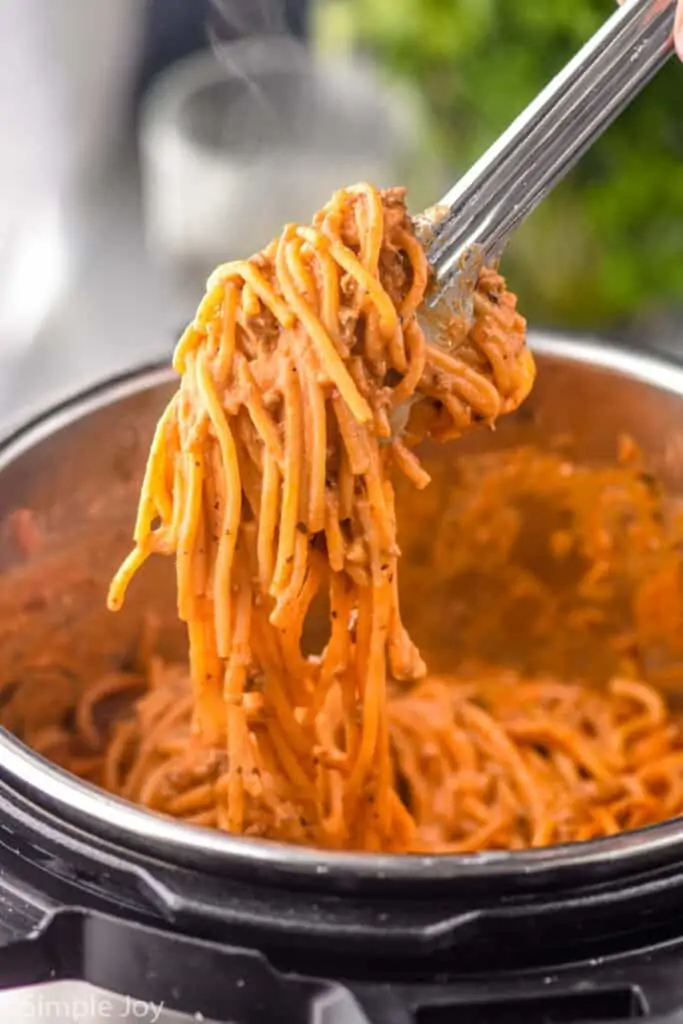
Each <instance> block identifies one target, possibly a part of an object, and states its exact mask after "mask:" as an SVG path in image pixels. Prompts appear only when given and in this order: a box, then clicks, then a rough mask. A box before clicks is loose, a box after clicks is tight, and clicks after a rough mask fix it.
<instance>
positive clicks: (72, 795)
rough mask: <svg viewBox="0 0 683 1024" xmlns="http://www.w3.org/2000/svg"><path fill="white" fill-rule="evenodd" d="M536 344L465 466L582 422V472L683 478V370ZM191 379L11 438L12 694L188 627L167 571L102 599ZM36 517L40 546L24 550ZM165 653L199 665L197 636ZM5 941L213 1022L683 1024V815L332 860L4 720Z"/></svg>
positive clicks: (162, 380) (162, 376) (60, 971)
mask: <svg viewBox="0 0 683 1024" xmlns="http://www.w3.org/2000/svg"><path fill="white" fill-rule="evenodd" d="M532 348H533V349H534V351H535V353H536V355H537V361H538V370H539V372H538V382H537V385H536V388H535V390H534V392H533V394H532V396H531V397H530V399H529V400H528V402H527V403H526V404H525V405H524V407H523V408H522V409H520V410H519V412H518V413H516V414H515V415H514V416H511V417H509V418H507V419H506V420H505V421H504V422H501V424H500V426H499V428H498V430H497V431H496V432H495V434H489V433H484V432H481V433H476V434H473V435H471V437H470V438H468V439H465V440H464V441H463V443H462V445H459V446H457V447H455V446H450V447H448V446H447V447H445V448H444V449H443V458H444V460H451V463H452V462H453V461H454V460H456V459H457V458H459V457H460V453H462V452H464V451H468V450H476V449H477V448H479V450H482V449H492V448H494V447H496V448H501V447H505V446H516V445H518V444H523V443H528V442H534V443H538V444H543V443H544V442H545V440H546V439H547V438H549V437H551V436H553V435H558V434H562V433H564V434H567V433H568V432H569V433H571V435H572V443H573V444H574V445H575V447H576V451H577V457H578V458H581V459H585V460H598V461H599V460H606V459H612V458H613V457H614V450H615V444H616V439H617V437H618V436H619V435H620V434H621V433H623V432H624V431H628V433H629V434H630V435H631V436H632V437H633V438H634V440H635V441H636V442H637V443H638V444H639V445H640V446H641V447H642V449H643V451H644V452H645V454H646V456H647V460H648V466H649V470H650V471H651V472H652V473H653V474H654V475H655V476H657V478H658V479H660V480H661V481H662V483H663V484H664V485H665V486H666V487H667V488H668V489H670V490H671V491H672V492H675V491H677V490H681V489H682V487H681V485H682V484H683V443H681V444H679V443H678V442H679V439H680V435H681V433H682V431H683V371H682V370H679V369H677V368H676V367H674V366H673V365H670V364H668V363H666V362H663V361H660V360H658V359H655V358H652V357H650V356H641V355H634V354H629V353H627V352H624V351H620V350H616V349H613V348H609V347H602V346H598V345H593V344H590V343H584V342H576V341H572V340H563V339H559V338H553V337H546V336H538V335H537V336H535V337H533V338H532ZM174 387H175V378H174V376H173V374H172V373H171V372H170V371H169V370H167V369H166V368H158V367H157V368H151V369H143V370H140V371H138V372H136V373H134V374H132V375H130V376H127V377H125V378H122V379H118V380H115V381H112V382H108V383H106V384H104V385H102V386H101V387H98V388H95V389H93V390H91V391H90V392H89V393H87V394H85V395H82V396H80V397H78V398H76V399H74V400H73V401H70V402H68V403H66V404H64V405H62V406H60V407H59V408H56V409H53V410H52V411H50V412H48V413H46V414H45V415H44V416H42V417H41V418H39V419H38V420H35V421H34V422H32V423H30V424H29V425H28V426H27V427H25V428H24V429H22V430H20V431H19V432H17V433H15V434H14V435H13V436H12V437H9V438H8V439H7V440H6V441H5V442H4V444H3V446H2V449H1V451H0V520H1V525H0V652H1V653H0V667H1V670H2V674H3V679H4V688H3V692H7V690H8V687H21V686H28V685H31V686H33V687H34V688H35V690H34V692H35V693H36V694H38V693H40V692H41V688H47V687H49V686H50V665H49V664H47V663H46V659H47V662H49V660H50V659H49V658H47V654H46V652H59V650H60V649H61V650H64V649H65V648H66V647H67V646H68V648H69V652H68V653H69V657H70V659H71V660H72V661H73V659H74V657H75V658H76V660H77V662H78V664H79V665H81V666H82V671H83V673H84V677H85V676H86V675H87V674H88V673H96V672H101V671H103V670H105V669H106V668H107V667H111V665H112V664H119V665H121V664H124V663H125V661H126V659H127V658H130V656H131V650H132V647H133V645H134V642H135V635H136V630H137V629H138V628H139V620H140V609H141V607H143V606H145V607H147V606H149V605H153V606H154V607H155V609H156V610H157V613H158V614H161V613H162V611H163V608H161V606H165V607H166V611H167V613H168V616H169V622H172V620H173V615H172V611H173V606H174V593H173V571H172V570H173V567H172V565H171V560H169V559H167V560H163V559H158V560H156V561H154V562H153V563H151V564H150V566H149V568H148V569H146V570H145V572H144V573H143V574H141V578H140V579H139V580H136V581H135V583H134V584H133V586H132V587H131V592H130V597H129V601H128V602H127V606H126V608H125V609H124V611H123V612H121V613H120V614H119V615H117V616H111V615H110V614H109V613H108V612H107V611H106V608H105V603H104V602H105V594H106V586H107V582H108V579H109V576H110V574H111V572H112V570H113V568H114V567H115V565H116V564H117V562H118V559H119V558H120V556H121V555H122V554H123V553H124V552H125V551H126V550H127V547H128V544H129V540H130V534H131V530H132V521H133V515H134V508H135V502H136V494H137V489H138V486H139V482H140V477H141V473H142V470H143V467H144V462H145V458H146V454H147V448H148V445H149V441H150V438H151V435H152V431H153V427H154V424H155V421H156V418H157V416H158V414H159V412H160V411H161V409H162V408H163V405H164V403H165V400H166V399H167V397H168V394H169V392H170V391H171V389H173V388H174ZM21 509H30V510H31V512H32V515H33V521H34V522H35V524H37V532H36V533H35V536H34V537H33V538H31V537H29V538H28V539H27V538H26V536H24V537H23V540H21V538H20V541H21V542H20V541H18V540H17V531H16V530H14V529H12V528H11V524H12V523H13V522H14V521H15V520H16V515H17V511H18V510H21ZM435 614H438V610H435ZM444 628H445V629H446V628H448V626H447V623H444ZM163 643H164V645H166V648H167V649H168V651H169V652H171V651H173V650H175V651H176V652H177V653H182V650H183V646H182V645H183V637H182V635H181V634H180V633H179V632H178V631H177V630H176V631H175V632H174V629H173V628H171V627H169V630H168V633H167V635H165V636H164V639H163ZM60 645H61V646H60ZM44 655H45V656H44ZM50 658H52V655H51V654H50ZM54 660H55V665H53V667H52V670H53V671H58V670H59V669H58V662H59V658H58V657H57V655H55V656H54ZM38 667H40V672H38V674H36V673H37V670H38ZM41 672H42V675H41V674H40V673H41ZM42 692H45V691H44V689H43V691H42ZM0 946H1V948H0V979H1V983H2V986H3V987H5V988H7V987H10V986H25V985H35V984H38V983H40V982H44V981H47V980H50V979H60V978H79V979H84V980H85V981H88V982H90V983H92V984H93V985H97V986H100V987H102V988H104V989H108V990H112V991H115V992H121V993H124V994H126V995H129V996H132V997H133V998H135V999H137V1000H145V1001H153V1002H155V1003H157V1004H158V1003H162V1002H163V1003H164V1005H165V1006H166V1007H167V1008H169V1009H171V1008H173V1009H177V1010H179V1011H182V1012H184V1013H186V1014H190V1015H191V1017H190V1019H192V1015H193V1016H194V1019H195V1020H202V1019H204V1020H215V1021H222V1022H227V1021H230V1022H232V1024H273V1022H276V1021H278V1022H279V1021H286V1022H288V1024H313V1022H317V1024H451V1022H453V1024H456V1022H457V1024H484V1022H486V1024H512V1022H520V1024H521V1022H524V1024H540V1022H546V1024H556V1022H573V1024H578V1022H589V1021H609V1022H617V1021H626V1020H631V1019H634V1018H638V1017H641V1018H646V1019H650V1020H651V1021H653V1022H655V1021H658V1022H663V1021H667V1022H674V1021H679V1020H680V1021H683V822H681V821H680V820H674V821H670V822H667V823H665V824H662V825H659V826H656V827H652V828H648V829H644V830H641V831H637V832H631V833H627V834H623V835H620V836H616V837H612V838H608V839H603V840H599V841H594V842H588V843H582V844H573V845H569V846H564V847H553V848H550V849H547V850H535V851H527V852H513V853H482V854H478V855H470V856H444V857H423V856H380V855H374V854H372V855H371V854H362V855H360V854H350V853H349V854H347V853H327V852H318V851H315V850H309V849H300V848H293V847H289V846H284V845H281V844H277V843H269V842H264V841H257V840H252V839H246V838H238V837H232V836H229V835H226V834H221V833H219V832H215V831H210V830H203V829H200V828H196V827H193V826H189V825H184V824H181V823H177V822H175V821H171V820H167V819H165V818H162V817H159V816H157V815H154V814H152V813H148V812H146V811H143V810H141V809H139V808H136V807H133V806H132V805H128V804H127V803H125V802H123V801H121V800H118V799H115V798H113V797H111V796H109V795H107V794H105V793H103V792H101V791H100V790H98V789H95V788H94V787H92V786H89V785H88V784H86V783H83V782H81V781H79V780H77V779H75V778H74V777H72V776H70V775H68V774H67V773H65V772H63V771H61V770H59V769H58V768H56V767H54V766H53V765H51V764H50V763H48V762H47V761H45V760H43V759H42V758H40V757H39V756H37V755H36V754H35V753H33V752H32V751H31V750H29V749H28V748H27V747H26V746H24V744H23V743H22V742H21V739H20V738H19V737H17V736H15V735H11V734H10V733H8V732H7V731H5V730H2V732H1V733H0ZM131 1019H132V1018H131Z"/></svg>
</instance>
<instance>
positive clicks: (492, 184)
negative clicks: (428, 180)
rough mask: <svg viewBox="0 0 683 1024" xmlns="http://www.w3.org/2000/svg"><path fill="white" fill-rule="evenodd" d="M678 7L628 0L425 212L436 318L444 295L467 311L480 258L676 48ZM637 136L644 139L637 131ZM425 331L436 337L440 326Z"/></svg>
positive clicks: (498, 244)
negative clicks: (675, 25)
mask: <svg viewBox="0 0 683 1024" xmlns="http://www.w3.org/2000/svg"><path fill="white" fill-rule="evenodd" d="M675 7H676V2H675V0H626V2H625V3H624V5H623V6H622V7H620V8H619V9H618V10H617V11H616V12H615V13H614V14H613V15H612V17H611V18H610V19H609V20H608V21H607V22H606V23H605V25H603V27H602V28H601V29H600V30H599V31H598V32H596V33H595V35H594V36H593V38H592V39H591V40H590V41H589V42H588V43H586V45H585V46H584V47H583V49H582V50H580V51H579V53H578V54H577V55H576V56H575V57H574V59H573V60H572V61H570V63H569V64H567V66H566V67H565V68H564V70H563V71H561V72H560V73H559V74H558V75H557V77H556V78H554V79H553V80H552V81H551V82H550V84H549V85H548V86H546V88H545V89H544V90H543V91H542V92H541V93H540V94H539V95H538V96H537V98H536V99H535V100H534V101H533V103H531V104H530V105H529V106H528V107H527V108H526V110H525V111H524V112H523V113H522V114H520V116H519V117H518V118H517V119H516V120H515V121H514V122H513V124H512V125H511V126H510V127H509V128H508V130H507V131H506V132H505V133H504V134H503V135H502V136H501V137H500V138H499V139H498V141H497V142H496V143H494V145H493V146H491V148H490V149H489V150H488V151H487V152H486V153H485V154H484V155H483V156H482V157H481V159H480V160H478V162H477V163H476V164H475V165H474V166H473V167H472V168H471V169H470V170H469V171H468V172H467V173H466V174H465V175H464V176H463V177H462V178H461V179H460V181H458V183H457V184H456V185H455V186H454V187H453V188H452V189H451V190H450V192H449V193H448V194H447V195H446V196H445V197H444V199H443V200H442V201H441V203H440V204H439V205H438V206H437V207H435V208H434V209H433V210H432V211H428V213H427V214H425V215H424V217H423V218H422V222H421V223H422V232H423V239H424V241H425V244H426V250H427V257H428V260H429V263H430V265H431V267H432V270H433V272H434V286H433V289H432V293H431V295H430V296H429V299H428V302H427V305H428V306H429V307H431V309H432V310H433V312H434V314H436V318H435V319H434V320H433V324H434V327H436V325H437V323H438V320H439V319H440V317H439V315H438V314H439V309H440V307H441V308H443V306H444V305H447V306H448V309H449V310H450V311H451V315H452V314H453V312H455V311H457V313H458V314H460V315H463V316H465V317H466V319H467V320H469V319H471V316H472V294H473V290H474V286H475V284H476V281H477V278H478V276H479V272H480V270H481V268H482V267H483V266H485V265H494V266H495V265H496V264H497V262H498V260H499V259H500V257H501V255H502V253H503V250H504V248H505V246H506V245H507V243H508V241H509V239H510V236H511V235H512V233H513V231H514V230H515V228H516V227H518V225H519V224H520V223H521V222H522V221H523V220H524V218H525V217H527V216H528V215H529V214H530V213H531V212H532V211H533V210H535V208H536V207H537V206H538V204H539V203H540V202H541V201H542V200H543V199H544V198H545V197H546V196H547V195H548V193H549V192H550V190H551V189H552V188H553V187H554V186H555V185H556V184H557V183H558V182H559V181H561V180H562V178H564V176H565V175H566V174H567V172H568V171H569V170H571V168H572V167H573V166H574V164H576V163H577V161H578V160H579V159H580V157H581V156H582V155H583V154H584V153H585V152H586V150H587V149H588V148H589V147H590V146H591V145H592V144H593V143H594V142H595V140H596V139H598V138H599V137H600V135H602V133H603V132H604V131H605V129H607V128H608V127H609V126H610V125H611V124H612V122H613V121H614V120H615V119H616V118H617V117H618V116H619V114H620V113H621V112H622V110H624V108H625V107H626V106H628V104H629V103H630V102H631V100H633V99H634V98H635V97H636V96H637V95H638V93H639V92H640V91H641V89H642V88H643V87H644V86H645V85H646V84H647V82H648V81H649V80H650V79H651V78H652V77H653V76H654V75H655V74H656V72H657V71H659V69H660V68H661V67H662V66H663V65H664V64H665V63H666V61H667V60H668V59H669V57H670V56H671V54H672V53H673V29H674V16H675ZM634 145H643V146H644V145H647V140H646V139H634ZM419 223H420V220H419V219H418V224H419ZM425 312H426V313H428V311H427V310H425ZM444 312H445V310H444ZM427 319H428V320H432V317H430V316H429V315H428V316H427ZM430 334H431V335H432V339H431V340H433V341H435V342H438V330H434V331H431V330H430Z"/></svg>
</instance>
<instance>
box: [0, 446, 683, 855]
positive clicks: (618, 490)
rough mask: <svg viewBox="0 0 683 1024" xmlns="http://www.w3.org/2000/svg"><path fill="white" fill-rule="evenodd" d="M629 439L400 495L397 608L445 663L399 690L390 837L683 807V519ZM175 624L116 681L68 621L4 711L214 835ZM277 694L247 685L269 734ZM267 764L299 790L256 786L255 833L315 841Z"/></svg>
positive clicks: (504, 465)
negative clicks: (267, 697) (93, 666)
mask: <svg viewBox="0 0 683 1024" xmlns="http://www.w3.org/2000/svg"><path fill="white" fill-rule="evenodd" d="M620 449H621V451H620V458H619V459H618V460H616V461H615V462H614V463H613V464H608V465H604V466H590V465H584V464H581V463H578V462H576V461H575V460H573V459H572V458H571V456H570V454H569V452H568V450H567V444H566V442H565V441H562V443H561V444H558V446H557V448H556V449H553V447H552V446H551V447H548V448H547V449H546V450H539V449H538V448H515V449H513V450H510V451H502V452H496V453H488V454H483V455H466V456H463V455H460V457H459V458H458V459H457V461H455V462H453V460H451V459H450V458H448V459H443V458H441V459H439V458H438V457H436V456H437V455H438V452H437V451H436V450H433V451H432V453H431V455H430V454H427V458H426V462H425V465H426V467H427V468H428V470H429V471H430V473H431V475H432V477H433V484H432V486H431V487H430V488H429V489H428V490H426V491H423V492H422V493H421V494H420V495H419V499H418V497H417V496H416V494H415V492H414V490H413V488H412V485H411V484H410V483H409V482H408V481H406V483H405V485H400V484H399V486H397V491H396V495H397V507H398V510H399V520H400V535H401V541H402V549H403V557H402V602H401V603H402V608H403V610H404V612H405V615H406V618H407V620H409V621H410V623H411V627H412V629H413V635H414V636H415V638H416V639H417V640H418V641H419V645H420V648H421V649H422V650H424V651H425V652H426V654H427V658H428V661H429V663H430V665H431V666H432V675H431V676H430V677H429V678H426V679H424V680H420V681H418V682H416V683H414V684H407V685H406V684H405V683H402V682H400V681H396V680H389V681H388V690H389V693H388V722H389V754H390V761H391V771H392V782H393V785H394V789H395V792H396V795H397V798H398V800H399V802H400V806H401V808H402V809H403V813H404V819H403V821H404V828H403V831H402V832H401V833H400V834H398V835H397V836H396V838H395V839H394V842H393V844H392V847H391V849H393V850H395V851H398V850H405V851H412V852H418V851H419V852H425V851H427V852H430V853H448V852H462V853H468V852H474V851H477V850H504V849H513V850H515V849H520V848H525V847H530V846H536V847H539V846H544V845H548V844H552V843H560V842H570V841H580V840H589V839H594V838H598V837H599V836H604V835H610V834H612V833H614V832H617V831H622V830H626V829H632V828H638V827H642V826H645V825H651V824H655V823H657V822H660V821H663V820H665V819H666V818H670V817H673V816H675V815H679V814H681V813H683V716H682V714H681V704H680V696H678V695H679V694H680V692H681V689H682V686H683V646H682V644H681V631H680V621H681V612H680V609H681V608H682V607H683V555H682V554H681V551H683V546H682V541H683V520H682V517H681V510H680V503H679V502H677V501H676V500H675V499H671V498H669V497H667V496H666V494H665V493H664V492H663V491H662V489H661V488H660V487H659V486H658V485H657V484H656V482H655V481H654V480H653V478H652V477H651V476H650V475H649V474H648V473H647V471H646V470H645V468H644V466H643V464H642V460H641V459H640V457H639V456H638V454H637V452H635V451H634V449H633V446H632V445H631V444H630V443H629V442H627V441H624V443H623V444H621V446H620ZM17 525H18V526H21V527H22V530H21V535H22V537H23V532H24V531H23V526H24V525H25V524H24V523H23V522H22V523H21V524H17ZM29 525H30V524H29ZM30 532H31V534H33V533H35V530H31V531H30ZM54 573H56V574H58V575H59V577H60V579H61V577H62V571H61V569H59V568H58V567H57V566H55V567H54ZM41 581H42V586H43V592H44V594H45V596H47V595H50V594H52V593H53V589H54V585H53V582H52V581H51V578H50V577H49V575H48V576H45V575H44V574H43V575H41V579H40V581H36V583H37V585H35V586H34V587H33V594H34V598H37V597H39V596H40V595H41V590H40V586H41ZM67 591H68V588H67ZM435 610H436V611H437V615H436V617H435V616H434V611H435ZM318 612H319V616H320V618H321V619H323V620H324V618H325V609H324V608H320V609H318ZM444 621H447V622H448V624H449V629H448V630H444ZM24 628H25V629H27V628H29V627H28V626H25V627H24ZM165 628H166V626H165V624H164V622H163V621H161V622H159V623H158V624H157V625H156V626H155V625H154V624H153V623H151V622H149V621H146V625H145V629H144V630H143V634H142V636H141V638H140V640H139V642H138V644H137V647H136V651H135V657H134V659H131V654H132V653H133V652H130V651H128V650H127V649H126V653H125V661H124V662H118V663H114V662H112V670H111V671H109V672H106V673H105V674H103V675H97V674H96V673H93V672H89V670H88V666H87V663H84V662H83V660H82V656H81V655H80V654H79V650H78V647H76V649H75V650H74V643H73V638H72V637H71V636H70V635H69V634H68V631H67V635H66V637H64V644H63V645H62V646H57V644H59V643H60V642H61V639H62V633H61V632H60V634H59V637H58V638H56V640H57V644H56V645H54V646H52V647H50V648H49V649H44V645H41V644H36V645H35V648H36V653H35V655H34V656H33V658H34V664H33V666H32V665H31V662H30V660H29V661H28V662H27V663H25V664H24V665H23V667H22V670H21V677H22V683H21V685H20V686H19V687H14V688H13V686H12V683H11V682H10V680H11V678H12V676H11V675H6V681H5V682H4V683H3V685H2V692H1V699H2V701H3V710H2V721H3V724H4V725H5V726H6V727H7V728H9V729H11V730H12V731H14V732H16V733H18V734H19V735H21V736H22V738H23V739H24V740H25V741H26V742H27V743H29V744H30V745H31V746H32V747H34V748H35V749H36V750H38V751H39V752H41V753H43V754H44V755H46V756H47V757H49V758H51V759H52V760H53V761H55V762H57V763H58V764H60V765H63V766H64V767H65V768H67V769H68V770H70V771H72V772H74V773H75V774H77V775H80V776H81V777H82V778H84V779H87V780H89V781H91V782H94V783H96V784H98V785H100V786H103V787H104V788H105V789H108V790H109V791H111V792H113V793H115V794H118V795H119V796H122V797H124V798H126V799H129V800H133V801H135V802H138V803H140V804H142V805H143V806H146V807H148V808H151V809H153V810H155V811H157V812H161V813H163V814H166V815H170V816H172V817H175V818H177V819H180V820H184V821H187V822H191V823H194V824H199V825H204V826H210V827H218V826H220V823H221V817H220V816H221V815H222V814H224V813H225V812H224V809H223V808H224V797H225V791H226V786H227V767H228V753H227V750H226V744H225V742H224V740H221V741H220V742H218V743H211V742H207V741H206V740H205V739H204V738H203V737H202V736H201V735H194V736H190V733H191V722H192V707H193V692H192V684H191V681H190V678H189V673H188V669H187V666H186V665H184V664H175V663H173V662H171V661H170V660H166V661H164V660H162V658H161V656H160V654H159V653H158V652H160V651H161V650H167V646H166V642H167V640H166V638H165V636H164V630H165ZM103 639H106V638H100V640H103ZM62 647H63V649H62ZM166 657H167V659H170V657H171V655H170V651H169V653H168V654H167V655H166ZM69 659H70V660H69ZM484 659H487V660H484ZM506 665H515V666H517V667H516V669H515V670H514V671H512V670H511V669H509V668H506V667H501V666H506ZM588 675H590V677H591V678H590V679H588V678H587V676H588ZM563 680H568V681H563ZM605 680H607V681H608V682H607V684H605ZM645 680H646V681H645ZM665 688H666V693H667V694H668V695H667V696H665V695H664V691H665ZM336 694H337V696H336V699H334V698H333V697H332V696H330V698H328V700H327V701H326V703H325V715H324V717H323V716H321V717H320V718H319V721H318V725H319V730H320V736H321V745H323V744H324V743H325V742H326V737H327V736H329V735H331V734H332V735H334V732H335V729H338V728H343V720H344V708H343V706H341V701H340V696H341V691H340V689H339V688H337V690H336ZM262 696H263V695H262V694H259V695H255V696H251V697H250V696H248V695H247V699H248V701H251V703H250V704H249V705H248V708H247V714H248V724H249V727H250V729H252V730H253V731H254V732H255V733H257V734H258V733H259V732H263V731H264V730H265V721H264V718H265V715H266V714H267V706H266V705H265V703H263V702H262V701H261V698H262ZM328 749H330V750H332V749H333V744H329V747H328ZM328 757H329V755H328ZM328 763H329V764H331V763H332V759H331V757H329V760H328ZM342 770H343V765H341V766H340V768H339V771H340V773H341V772H342ZM272 774H273V782H272V784H273V785H274V786H278V787H279V789H278V792H279V793H281V794H282V796H283V799H282V802H281V803H279V804H278V805H277V806H276V807H275V810H274V811H270V809H269V808H268V807H267V806H265V805H264V803H263V802H262V801H261V800H260V799H259V790H258V789H257V788H256V787H257V785H258V783H259V781H260V780H259V779H258V778H257V777H251V776H248V777H247V779H246V782H245V789H246V790H247V792H248V793H249V794H251V793H252V792H253V794H254V795H253V797H251V796H250V797H249V811H250V814H249V824H248V825H247V827H246V829H245V831H246V832H248V834H250V835H255V836H266V837H274V838H279V839H281V840H285V841H288V842H293V843H306V844H309V843H311V842H314V841H316V840H317V838H318V836H317V835H316V834H314V833H313V832H312V829H311V827H310V825H309V824H308V823H307V821H306V819H305V817H304V809H303V806H302V801H301V799H300V797H299V796H298V794H297V789H296V787H295V786H294V785H291V787H290V799H286V793H285V789H284V785H283V782H282V776H283V774H284V773H283V771H282V769H281V768H280V767H279V759H276V758H275V756H274V757H273V769H272ZM292 796H293V797H294V799H291V797H292ZM336 806H337V807H341V808H342V810H343V805H342V804H341V803H338V804H337V805H336Z"/></svg>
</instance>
